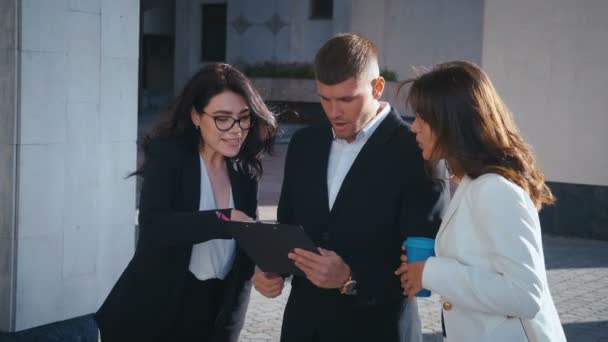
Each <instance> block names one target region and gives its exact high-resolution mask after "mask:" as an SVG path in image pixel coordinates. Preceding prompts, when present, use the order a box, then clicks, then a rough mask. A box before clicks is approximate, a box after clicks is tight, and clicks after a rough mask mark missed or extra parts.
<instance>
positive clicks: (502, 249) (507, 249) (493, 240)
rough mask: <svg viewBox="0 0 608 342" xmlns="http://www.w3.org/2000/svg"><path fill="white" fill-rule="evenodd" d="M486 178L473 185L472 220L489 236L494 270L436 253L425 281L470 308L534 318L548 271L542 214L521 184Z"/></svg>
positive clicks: (429, 264)
mask: <svg viewBox="0 0 608 342" xmlns="http://www.w3.org/2000/svg"><path fill="white" fill-rule="evenodd" d="M482 181H483V182H484V183H482V184H479V188H475V189H472V190H471V198H470V201H471V203H472V209H471V210H472V212H473V220H472V224H474V225H475V228H477V234H479V235H480V236H481V237H482V240H483V241H486V243H485V244H486V250H487V253H486V254H485V255H480V257H482V258H484V257H485V258H488V259H489V260H491V261H492V265H493V270H489V269H482V268H479V267H476V266H471V265H464V264H462V263H460V262H459V261H457V260H456V259H454V258H449V257H432V258H429V259H428V260H427V263H426V266H425V268H424V272H423V280H422V284H423V286H424V287H426V288H428V289H430V290H431V291H436V292H437V293H439V294H441V296H442V297H444V298H445V299H446V300H448V301H450V302H451V303H452V304H454V305H458V306H462V307H464V308H467V309H469V310H473V311H478V312H485V313H490V314H496V315H505V316H514V317H520V318H524V319H532V318H533V317H534V316H535V315H536V313H537V312H538V311H539V310H540V303H541V295H542V292H543V282H542V278H541V277H542V275H543V274H544V272H545V271H544V261H543V255H542V246H541V238H540V225H539V224H538V214H537V212H536V209H535V208H534V207H533V205H532V203H531V201H530V200H529V198H528V195H527V194H526V193H525V192H523V191H522V190H521V189H518V188H515V187H514V186H513V185H508V184H507V183H506V181H504V180H503V181H502V182H501V181H496V179H487V180H482ZM454 243H456V242H454ZM463 248H464V247H463Z"/></svg>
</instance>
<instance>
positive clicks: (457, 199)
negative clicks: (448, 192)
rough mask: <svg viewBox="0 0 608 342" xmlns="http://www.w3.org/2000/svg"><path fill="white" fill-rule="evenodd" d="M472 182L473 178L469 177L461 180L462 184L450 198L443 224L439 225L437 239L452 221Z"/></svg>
mask: <svg viewBox="0 0 608 342" xmlns="http://www.w3.org/2000/svg"><path fill="white" fill-rule="evenodd" d="M470 183H471V180H470V179H469V177H464V178H463V179H462V180H461V181H460V184H458V188H457V189H456V193H454V196H453V197H452V199H451V200H450V204H449V205H448V208H447V209H446V212H445V214H444V215H443V218H442V220H441V226H440V227H439V232H437V236H436V240H439V236H440V235H441V234H442V233H443V232H444V230H445V227H446V226H447V224H448V223H449V222H450V220H451V219H452V217H453V216H454V213H455V212H456V209H457V208H458V206H459V205H460V203H461V202H462V200H463V199H464V194H465V193H466V190H467V188H468V186H469V184H470Z"/></svg>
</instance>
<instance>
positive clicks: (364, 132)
mask: <svg viewBox="0 0 608 342" xmlns="http://www.w3.org/2000/svg"><path fill="white" fill-rule="evenodd" d="M380 107H381V108H382V109H381V110H380V113H378V114H376V116H374V117H373V118H372V119H371V120H369V121H368V122H367V123H366V124H365V126H363V128H361V129H360V130H359V131H358V132H357V133H356V134H355V140H354V141H353V142H355V141H358V140H360V139H363V138H369V137H370V136H371V135H372V134H374V132H375V131H376V128H378V126H380V123H381V122H382V120H384V118H385V117H387V116H388V114H389V113H390V112H391V105H390V104H389V103H388V102H384V101H380ZM331 133H332V135H333V138H334V140H335V141H339V142H344V143H346V140H344V139H339V138H336V132H335V131H334V129H333V128H332V129H331Z"/></svg>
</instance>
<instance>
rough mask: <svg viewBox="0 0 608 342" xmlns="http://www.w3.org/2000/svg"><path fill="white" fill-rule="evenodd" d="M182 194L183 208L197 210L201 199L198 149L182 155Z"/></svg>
mask: <svg viewBox="0 0 608 342" xmlns="http://www.w3.org/2000/svg"><path fill="white" fill-rule="evenodd" d="M182 194H183V198H182V201H183V206H184V209H186V210H190V211H197V210H198V208H199V205H200V201H201V161H200V156H199V154H198V150H197V151H193V152H190V151H189V152H187V153H186V154H185V155H184V167H183V168H182Z"/></svg>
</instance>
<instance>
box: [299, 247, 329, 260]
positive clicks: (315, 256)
mask: <svg viewBox="0 0 608 342" xmlns="http://www.w3.org/2000/svg"><path fill="white" fill-rule="evenodd" d="M293 253H294V254H296V255H299V256H301V257H303V258H306V259H308V260H312V261H316V262H321V260H323V259H324V258H325V257H323V256H321V255H319V254H317V253H313V252H311V251H307V250H305V249H301V248H296V249H294V250H293Z"/></svg>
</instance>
